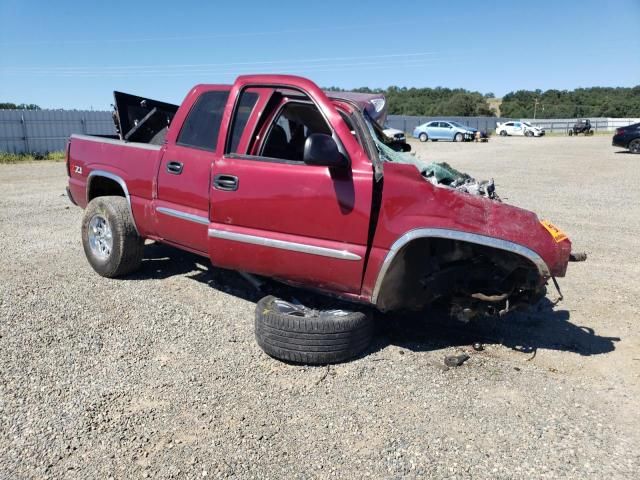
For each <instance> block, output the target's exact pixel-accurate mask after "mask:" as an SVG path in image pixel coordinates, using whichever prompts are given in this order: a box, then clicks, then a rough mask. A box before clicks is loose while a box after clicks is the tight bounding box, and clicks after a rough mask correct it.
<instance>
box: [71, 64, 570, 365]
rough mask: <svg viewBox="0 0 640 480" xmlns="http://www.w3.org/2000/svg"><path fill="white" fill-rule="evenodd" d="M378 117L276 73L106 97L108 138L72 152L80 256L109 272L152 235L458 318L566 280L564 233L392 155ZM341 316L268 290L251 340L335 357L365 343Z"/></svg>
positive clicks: (484, 192)
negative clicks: (172, 95)
mask: <svg viewBox="0 0 640 480" xmlns="http://www.w3.org/2000/svg"><path fill="white" fill-rule="evenodd" d="M385 113H386V104H385V100H384V97H380V96H375V95H374V96H370V95H364V94H353V93H345V92H323V91H322V90H321V89H320V88H318V86H317V85H315V84H314V83H313V82H311V81H310V80H307V79H304V78H300V77H295V76H284V75H254V76H241V77H239V78H238V79H237V80H236V81H235V83H234V84H233V85H198V86H196V87H194V88H193V89H192V90H191V91H190V92H189V93H188V95H187V96H186V98H185V100H184V101H183V103H182V105H180V106H176V105H171V104H167V103H162V102H157V101H154V100H150V99H144V98H140V97H134V96H131V95H126V94H119V93H116V112H115V115H114V118H115V119H116V122H117V125H118V135H117V136H111V137H106V136H88V135H72V137H71V138H70V141H69V144H68V150H67V169H68V175H69V186H68V195H69V198H70V199H71V201H72V202H73V203H75V204H77V205H79V206H80V207H82V208H84V209H85V214H84V218H83V221H82V242H83V246H84V251H85V253H86V256H87V259H88V261H89V263H90V264H91V266H92V267H93V268H94V270H95V271H96V272H98V273H99V274H100V275H102V276H105V277H118V276H123V275H126V274H128V273H130V272H133V271H134V270H136V269H137V268H138V267H139V266H140V265H141V261H142V258H143V246H144V240H145V239H151V240H155V241H157V242H163V243H166V244H169V245H172V246H175V247H177V248H180V249H184V250H187V251H190V252H193V253H196V254H198V255H202V256H204V257H207V258H209V259H210V260H211V263H212V264H213V265H215V266H218V267H223V268H228V269H233V270H239V271H242V272H248V273H252V274H257V275H261V276H266V277H271V278H275V279H277V280H280V281H283V282H285V283H288V284H293V285H295V286H301V287H305V288H311V289H315V290H318V291H321V292H324V293H326V294H330V295H333V296H337V297H340V298H342V299H345V300H349V301H352V302H355V303H356V304H366V305H372V306H374V307H376V308H377V309H379V310H381V311H389V310H421V309H423V308H424V307H425V306H427V305H429V304H431V303H433V302H435V301H439V302H444V303H446V304H447V305H449V308H450V310H451V313H452V314H453V315H455V316H457V317H458V318H461V319H465V320H468V319H470V318H472V317H473V316H474V315H477V314H486V313H489V314H499V313H501V314H504V313H506V312H508V311H510V310H512V309H515V308H521V307H523V306H527V305H531V304H535V303H536V302H538V301H539V300H540V299H541V298H543V297H544V296H545V293H546V284H547V282H548V281H549V280H551V279H553V280H554V282H555V277H562V276H564V275H565V272H566V269H567V262H568V260H569V255H570V253H571V243H570V241H569V239H568V238H567V236H566V235H564V234H563V233H562V232H561V231H560V230H558V229H557V228H556V227H554V226H553V225H552V224H551V223H549V222H547V221H541V220H539V219H538V217H537V216H536V215H535V214H534V213H532V212H529V211H526V210H523V209H520V208H517V207H514V206H511V205H507V204H505V203H502V202H501V201H500V199H499V197H498V196H497V194H496V191H495V186H494V184H493V182H492V181H489V182H478V181H476V180H474V179H473V178H470V177H469V176H467V175H464V174H461V173H460V172H457V171H456V170H454V169H453V168H451V167H449V166H448V165H446V164H429V163H424V162H421V161H420V160H418V159H417V158H416V157H414V156H413V155H411V154H409V153H402V152H398V151H397V150H396V149H394V148H391V147H390V146H389V145H387V144H386V143H385V138H386V137H385V136H384V133H383V129H384V127H383V125H384V120H385ZM354 310H356V311H347V310H329V311H327V310H323V311H320V310H315V309H312V308H308V307H305V306H302V305H299V304H296V303H295V302H287V301H285V300H280V299H276V298H274V297H266V298H265V299H263V300H261V301H260V302H259V304H258V308H257V312H256V337H257V339H258V343H259V344H260V345H261V346H262V347H263V348H264V349H265V351H267V353H269V354H270V355H272V356H275V357H278V358H283V359H286V360H289V361H299V362H307V363H328V362H335V361H341V360H344V359H346V358H348V357H349V356H353V355H354V354H356V353H357V352H358V351H360V350H362V349H363V348H366V346H367V344H368V341H369V340H370V338H371V331H372V328H371V321H370V320H368V318H367V317H366V315H364V314H362V313H360V312H358V311H357V308H354ZM292 320H294V321H292Z"/></svg>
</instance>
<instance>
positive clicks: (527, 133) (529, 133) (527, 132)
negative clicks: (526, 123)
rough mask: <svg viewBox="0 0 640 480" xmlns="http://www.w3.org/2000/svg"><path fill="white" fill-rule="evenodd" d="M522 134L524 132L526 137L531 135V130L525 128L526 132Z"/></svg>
mask: <svg viewBox="0 0 640 480" xmlns="http://www.w3.org/2000/svg"><path fill="white" fill-rule="evenodd" d="M524 134H525V135H526V136H527V137H533V132H532V131H531V130H527V131H526V132H524Z"/></svg>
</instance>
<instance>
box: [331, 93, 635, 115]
mask: <svg viewBox="0 0 640 480" xmlns="http://www.w3.org/2000/svg"><path fill="white" fill-rule="evenodd" d="M329 90H338V91H340V90H341V89H340V88H336V87H330V88H329ZM353 91H355V92H362V93H383V94H385V96H386V97H387V100H388V103H389V113H390V114H392V115H418V116H434V117H435V116H461V117H466V116H495V115H496V113H497V112H496V111H495V110H494V109H493V108H492V106H491V105H490V103H489V100H491V99H493V98H494V97H495V95H494V94H493V93H485V94H482V93H480V92H474V91H469V90H465V89H462V88H455V89H451V88H443V87H436V88H406V87H396V86H392V87H389V88H387V89H380V88H378V89H370V88H367V87H363V88H356V89H355V90H353ZM500 115H501V116H503V117H510V118H533V117H534V115H535V116H537V117H538V118H575V117H640V85H638V86H635V87H631V88H624V87H592V88H577V89H575V90H554V89H552V90H546V91H542V90H518V91H515V92H510V93H507V94H506V95H505V96H504V97H503V98H502V103H501V104H500Z"/></svg>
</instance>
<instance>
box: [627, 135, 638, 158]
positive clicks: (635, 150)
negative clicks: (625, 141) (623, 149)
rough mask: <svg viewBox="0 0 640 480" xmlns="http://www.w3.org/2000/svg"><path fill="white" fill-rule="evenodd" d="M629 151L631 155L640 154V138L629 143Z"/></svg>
mask: <svg viewBox="0 0 640 480" xmlns="http://www.w3.org/2000/svg"><path fill="white" fill-rule="evenodd" d="M629 151H630V152H631V153H636V154H639V153H640V138H635V139H633V140H631V141H630V142H629Z"/></svg>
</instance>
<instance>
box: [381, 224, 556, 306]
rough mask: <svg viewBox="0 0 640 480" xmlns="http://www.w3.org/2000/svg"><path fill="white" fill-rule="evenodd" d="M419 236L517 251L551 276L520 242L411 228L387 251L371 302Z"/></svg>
mask: <svg viewBox="0 0 640 480" xmlns="http://www.w3.org/2000/svg"><path fill="white" fill-rule="evenodd" d="M418 238H445V239H449V240H459V241H463V242H467V243H475V244H477V245H483V246H485V247H492V248H496V249H499V250H504V251H507V252H511V253H515V254H516V255H519V256H521V257H524V258H526V259H527V260H529V261H530V262H531V263H533V264H534V265H535V266H536V268H537V269H538V272H539V273H540V276H542V277H543V278H545V279H546V278H550V277H551V272H550V271H549V267H548V266H547V264H546V263H545V261H544V260H543V259H542V257H541V256H540V255H538V254H537V253H536V252H534V251H533V250H531V249H530V248H527V247H525V246H523V245H520V244H518V243H514V242H510V241H508V240H502V239H500V238H494V237H488V236H486V235H478V234H476V233H468V232H462V231H460V230H450V229H445V228H416V229H414V230H409V231H408V232H407V233H405V234H404V235H402V236H401V237H400V238H398V239H397V240H396V241H395V242H394V243H393V245H391V248H390V249H389V251H388V252H387V256H386V257H385V259H384V262H383V263H382V267H380V271H379V272H378V277H377V278H376V283H375V286H374V288H373V293H372V294H371V303H372V304H373V305H376V304H377V303H378V295H379V294H380V289H381V288H382V283H383V281H384V277H385V275H386V274H387V270H388V269H389V267H390V266H391V263H392V262H393V260H394V259H395V257H396V255H397V254H398V252H399V251H400V250H401V249H402V248H403V247H404V246H405V245H407V244H408V243H409V242H411V241H413V240H416V239H418Z"/></svg>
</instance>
